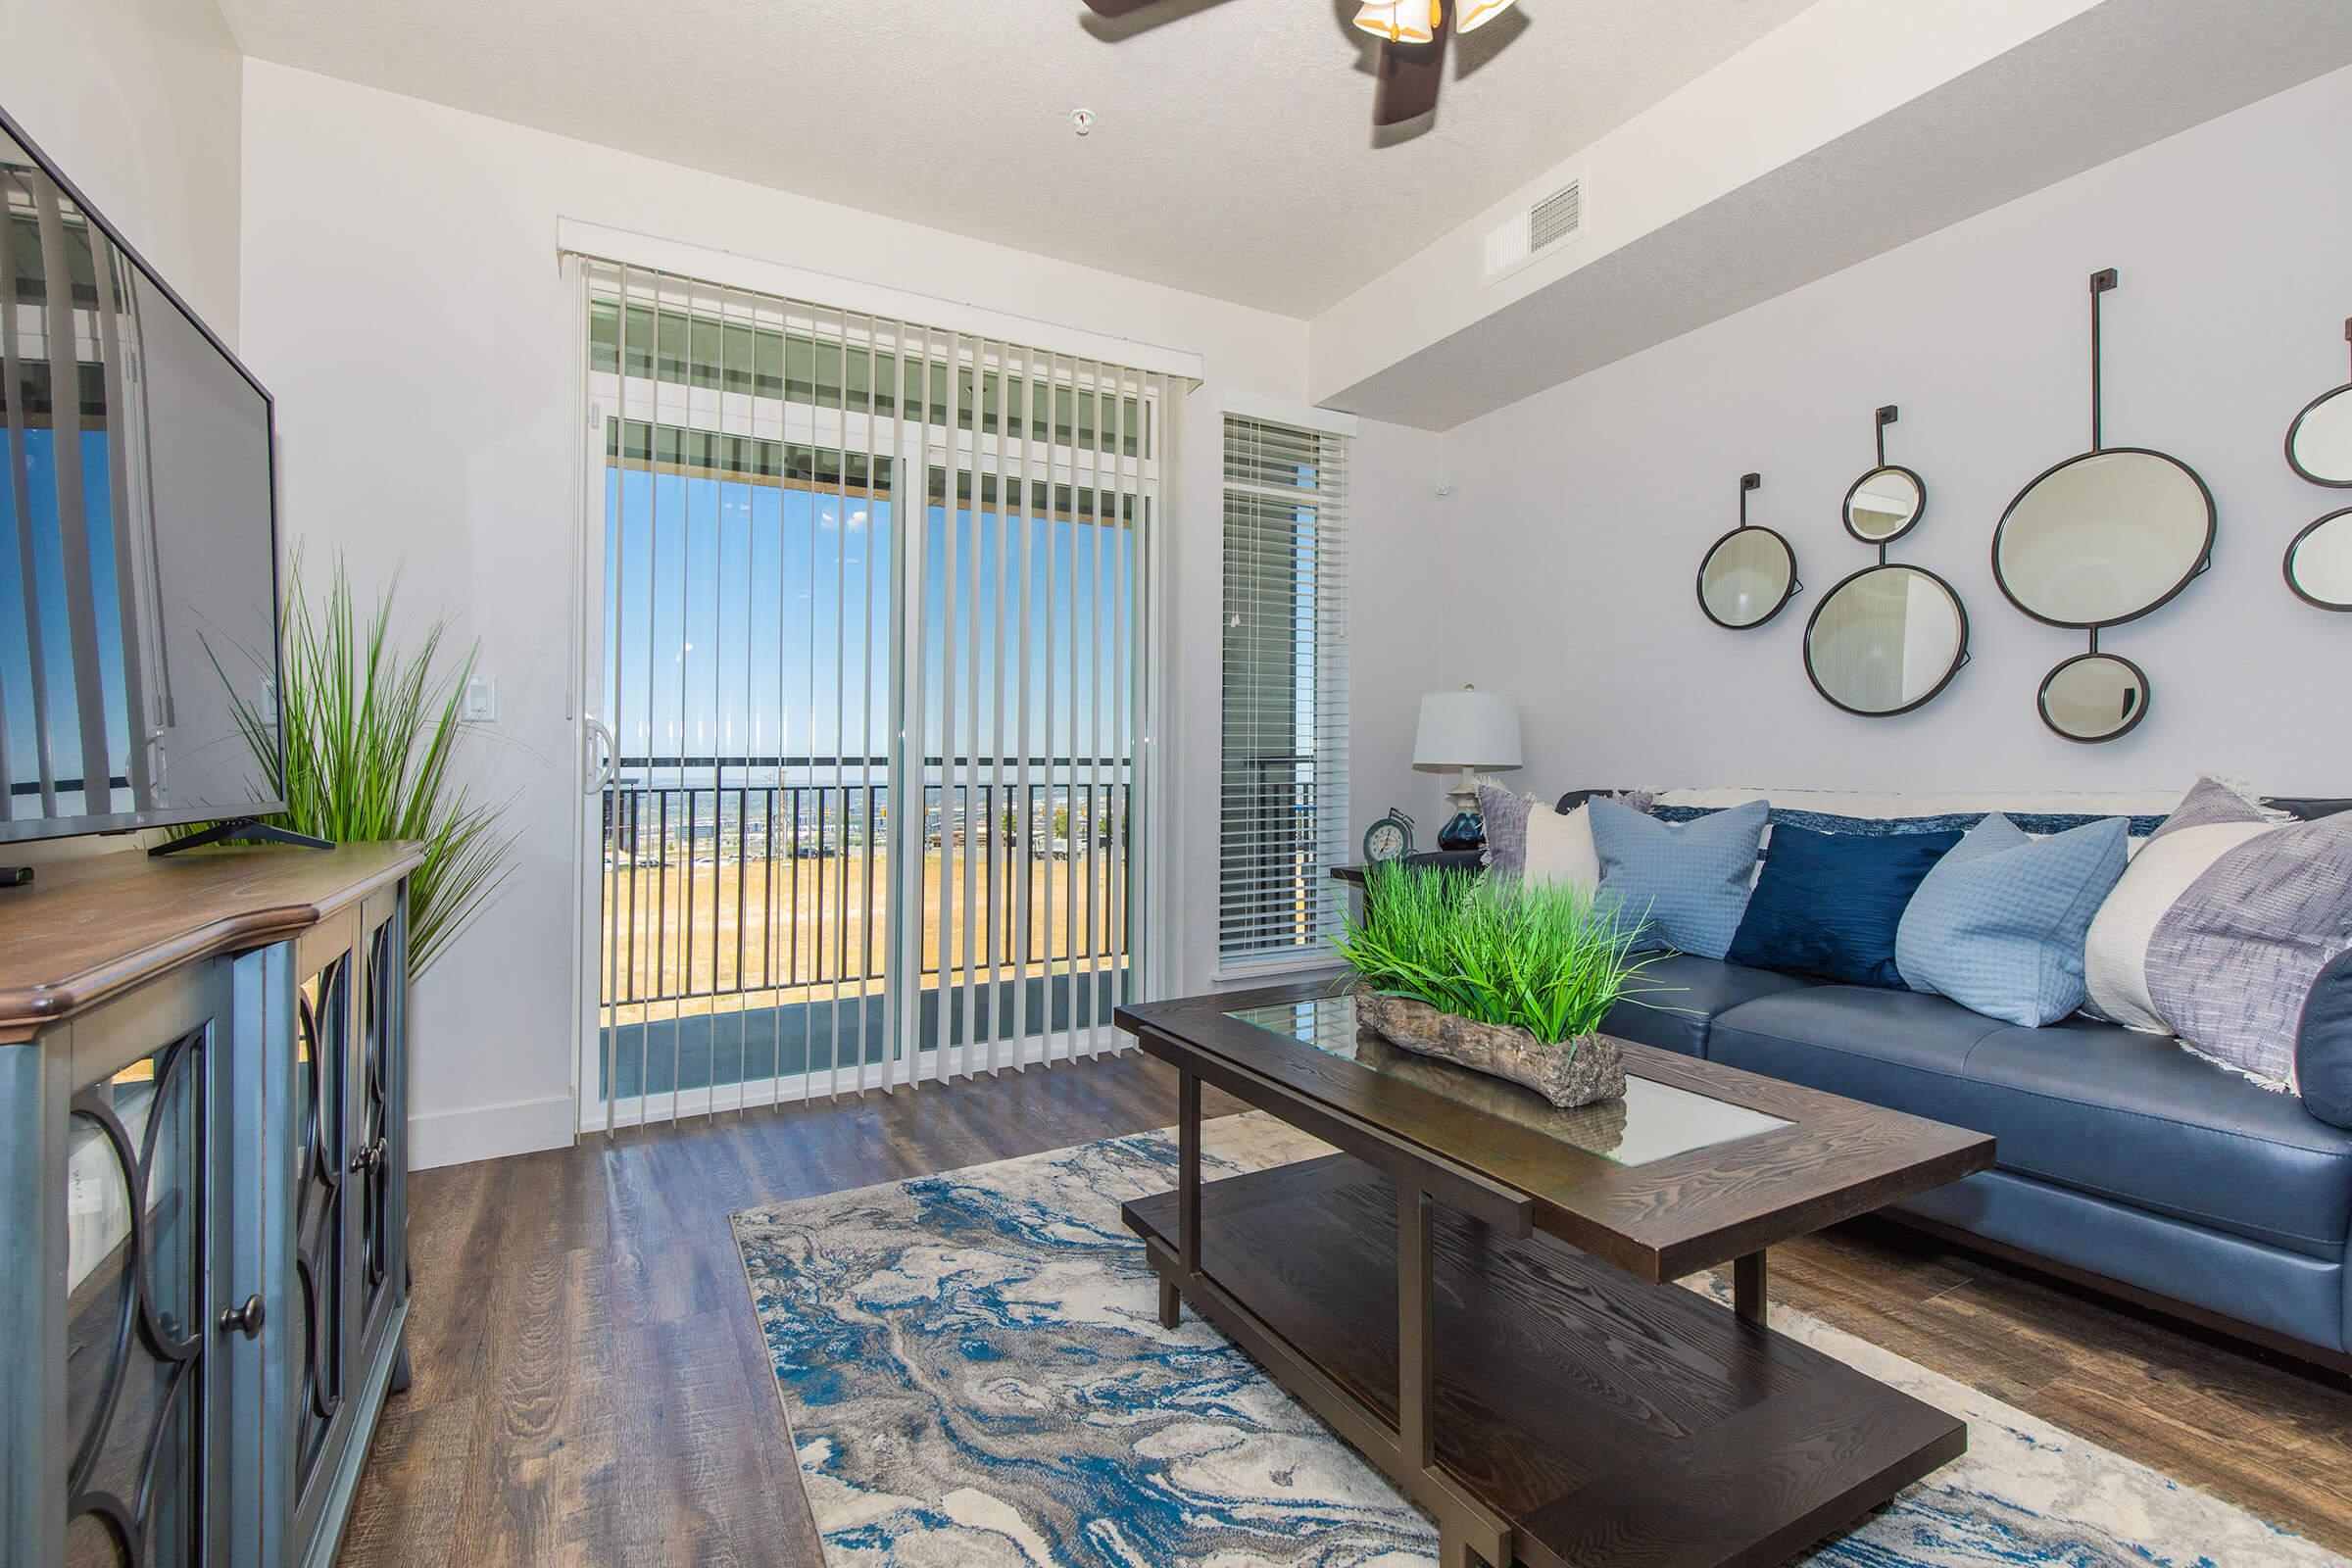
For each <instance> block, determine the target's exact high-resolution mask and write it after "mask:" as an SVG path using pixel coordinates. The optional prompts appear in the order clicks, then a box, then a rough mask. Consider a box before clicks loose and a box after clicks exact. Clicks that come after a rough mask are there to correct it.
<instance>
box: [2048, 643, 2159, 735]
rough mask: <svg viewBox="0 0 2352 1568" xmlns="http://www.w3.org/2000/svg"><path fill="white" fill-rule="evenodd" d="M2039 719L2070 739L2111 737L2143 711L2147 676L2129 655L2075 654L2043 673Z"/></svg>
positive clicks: (2128, 726) (2126, 729) (2126, 730)
mask: <svg viewBox="0 0 2352 1568" xmlns="http://www.w3.org/2000/svg"><path fill="white" fill-rule="evenodd" d="M2039 703H2040V707H2041V721H2042V722H2043V723H2044V724H2047V725H2049V726H2050V728H2051V729H2053V730H2055V731H2057V732H2058V733H2059V734H2061V735H2063V736H2065V737H2066V738H2067V739H2068V740H2070V741H2084V742H2092V741H2111V740H2114V739H2116V738H2117V737H2118V736H2122V735H2126V734H2129V733H2130V732H2131V730H2132V728H2133V727H2134V726H2136V725H2137V724H2138V723H2139V721H2140V720H2141V719H2143V718H2145V717H2147V715H2148V676H2147V671H2145V670H2143V669H2141V668H2140V667H2139V666H2138V665H2137V664H2134V663H2133V662H2131V661H2130V660H2129V659H2119V658H2117V657H2116V656H2115V655H2113V654H2077V655H2076V656H2075V657H2074V658H2072V659H2070V660H2067V661H2066V662H2064V663H2062V664H2060V665H2059V666H2058V667H2057V668H2056V669H2053V670H2051V671H2050V672H2049V674H2048V675H2046V676H2044V677H2043V678H2042V682H2041V696H2040V698H2039Z"/></svg>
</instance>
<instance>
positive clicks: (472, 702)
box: [458, 675, 498, 724]
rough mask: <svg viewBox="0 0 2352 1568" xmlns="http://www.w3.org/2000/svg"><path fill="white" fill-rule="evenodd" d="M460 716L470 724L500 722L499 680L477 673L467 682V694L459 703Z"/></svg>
mask: <svg viewBox="0 0 2352 1568" xmlns="http://www.w3.org/2000/svg"><path fill="white" fill-rule="evenodd" d="M458 716H459V717H460V718H463V719H464V720H465V721H466V723H468V724H495V723H497V722H498V682H497V681H496V680H495V679H493V678H492V677H490V676H488V675H476V676H474V677H473V678H472V679H471V680H468V681H467V682H466V696H465V697H464V699H463V700H462V701H461V702H460V703H459V705H458Z"/></svg>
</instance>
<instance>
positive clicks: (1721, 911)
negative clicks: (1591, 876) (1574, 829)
mask: <svg viewBox="0 0 2352 1568" xmlns="http://www.w3.org/2000/svg"><path fill="white" fill-rule="evenodd" d="M1771 813H1772V807H1771V805H1770V803H1768V802H1765V801H1750V802H1748V803H1747V804H1746V805H1745V806H1735V807H1732V808H1731V809H1728V810H1723V811H1717V812H1715V813H1713V814H1712V815H1710V816H1705V817H1702V818H1700V819H1699V820H1698V821H1695V822H1690V823H1685V824H1684V825H1682V826H1680V827H1677V826H1674V825H1672V824H1670V823H1666V822H1661V821H1659V820H1658V819H1657V818H1656V817H1654V816H1649V815H1646V814H1644V813H1642V812H1641V811H1637V810H1635V809H1633V808H1632V807H1630V806H1620V805H1618V804H1617V803H1616V802H1615V801H1604V800H1600V799H1597V798H1595V799H1594V800H1593V803H1592V818H1593V851H1594V853H1595V854H1596V855H1597V856H1598V857H1599V859H1600V892H1601V895H1602V896H1603V897H1604V898H1607V899H1610V900H1612V901H1613V902H1615V903H1616V905H1617V906H1618V907H1620V908H1622V909H1624V910H1625V911H1626V912H1627V913H1628V914H1631V915H1635V916H1637V917H1640V918H1642V919H1644V920H1646V921H1647V922H1648V929H1647V930H1646V931H1645V932H1644V933H1643V941H1644V943H1645V944H1647V945H1650V946H1663V947H1669V948H1673V949H1674V950H1676V951H1677V952H1679V953H1689V954H1693V955H1696V956H1699V957H1701V958H1720V957H1722V956H1723V953H1724V950H1725V949H1726V948H1728V947H1730V946H1731V945H1732V933H1733V932H1734V931H1737V930H1738V929H1740V911H1741V910H1742V909H1744V908H1746V907H1747V890H1748V881H1749V879H1750V878H1751V877H1753V876H1754V875H1755V870H1756V846H1757V845H1758V843H1760V842H1761V841H1762V840H1763V837H1764V823H1765V821H1766V819H1767V818H1768V817H1769V816H1770V815H1771Z"/></svg>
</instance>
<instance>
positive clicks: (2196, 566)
mask: <svg viewBox="0 0 2352 1568" xmlns="http://www.w3.org/2000/svg"><path fill="white" fill-rule="evenodd" d="M2213 536H2214V506H2213V493H2212V492H2211V491H2209V490H2207V489H2206V488H2205V481H2204V480H2203V479H2201V478H2199V477H2198V476H2197V474H2196V471H2195V470H2194V469H2192V468H2190V467H2189V466H2188V465H2186V464H2184V463H2182V462H2181V461H2180V459H2178V458H2174V457H2168V456H2167V455H2165V454H2164V453H2162V452H2152V451H2149V450H2147V449H2146V448H2143V447H2104V448H2096V449H2094V450H2092V451H2089V452H2085V453H2082V455H2081V456H2079V457H2072V458H2069V459H2067V460H2066V461H2065V462H2064V463H2061V464H2058V465H2057V466H2054V467H2051V468H2047V469H2045V470H2043V471H2042V472H2041V473H2040V474H2039V475H2038V476H2036V477H2035V478H2034V481H2033V483H2031V484H2029V485H2027V486H2026V488H2025V489H2023V490H2021V491H2019V492H2018V495H2017V499H2016V500H2014V501H2012V502H2010V503H2009V510H2008V511H2007V512H2005V513H2003V514H2002V515H2001V522H2000V527H1999V528H1998V529H1997V530H1996V531H1995V532H1994V534H1993V536H1992V575H1993V579H1994V581H1996V582H1998V583H1999V584H2000V587H2001V592H2002V593H2003V594H2006V595H2007V596H2008V599H2009V602H2010V603H2011V604H2013V605H2015V606H2016V607H2017V608H2018V609H2020V610H2022V611H2024V612H2025V613H2027V614H2029V615H2031V616H2033V617H2034V619H2035V620H2038V621H2041V622H2043V623H2044V624H2045V625H2051V626H2067V627H2071V628H2074V629H2076V630H2082V631H2087V630H2090V629H2092V628H2094V627H2100V626H2120V625H2122V624H2123V623H2124V622H2126V621H2129V620H2137V619H2138V618H2139V617H2140V616H2142V615H2145V614H2148V613H2151V612H2153V611H2156V610H2159V609H2162V608H2163V607H2164V606H2165V605H2168V604H2170V603H2171V602H2172V601H2173V600H2174V599H2175V598H2176V597H2178V596H2179V594H2180V590H2182V589H2183V588H2186V587H2187V586H2188V585H2189V584H2190V583H2191V582H2193V581H2194V580H2195V579H2196V577H2197V574H2198V573H2199V572H2201V571H2203V570H2204V569H2205V566H2206V564H2207V562H2208V561H2209V560H2210V559H2211V556H2212V551H2213Z"/></svg>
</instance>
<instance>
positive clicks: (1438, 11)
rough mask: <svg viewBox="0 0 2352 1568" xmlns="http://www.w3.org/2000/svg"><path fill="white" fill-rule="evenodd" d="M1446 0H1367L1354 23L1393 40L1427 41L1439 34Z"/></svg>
mask: <svg viewBox="0 0 2352 1568" xmlns="http://www.w3.org/2000/svg"><path fill="white" fill-rule="evenodd" d="M1489 3H1492V0H1489ZM1504 3H1505V4H1507V3H1508V0H1504ZM1445 4H1446V0H1365V3H1364V8H1363V9H1362V10H1360V11H1358V12H1357V13H1356V14H1355V25H1356V26H1357V27H1359V28H1361V29H1362V30H1363V31H1365V32H1368V33H1370V34H1372V36H1373V37H1375V38H1383V39H1386V40H1387V41H1388V42H1390V43H1427V42H1429V41H1430V40H1431V39H1432V38H1435V37H1436V36H1437V35H1438V26H1439V25H1440V24H1441V23H1442V22H1443V21H1444V19H1445Z"/></svg>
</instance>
